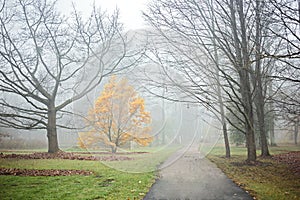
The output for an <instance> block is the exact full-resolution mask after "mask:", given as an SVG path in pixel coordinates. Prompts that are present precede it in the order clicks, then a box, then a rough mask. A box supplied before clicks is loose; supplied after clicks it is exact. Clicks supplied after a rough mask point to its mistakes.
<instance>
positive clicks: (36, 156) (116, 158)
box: [0, 152, 133, 161]
mask: <svg viewBox="0 0 300 200" xmlns="http://www.w3.org/2000/svg"><path fill="white" fill-rule="evenodd" d="M0 158H16V159H68V160H94V161H123V160H133V158H130V157H127V156H119V155H110V156H81V155H77V154H75V153H67V152H58V153H46V152H35V153H32V154H14V153H13V154H3V153H1V154H0Z"/></svg>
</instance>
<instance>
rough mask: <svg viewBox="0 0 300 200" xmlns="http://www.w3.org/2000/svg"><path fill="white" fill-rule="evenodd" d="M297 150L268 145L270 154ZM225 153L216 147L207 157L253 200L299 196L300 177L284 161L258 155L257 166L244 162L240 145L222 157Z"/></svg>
mask: <svg viewBox="0 0 300 200" xmlns="http://www.w3.org/2000/svg"><path fill="white" fill-rule="evenodd" d="M296 150H298V151H299V147H293V146H289V147H272V148H270V152H271V154H273V155H274V154H279V153H285V152H289V151H296ZM259 153H260V152H258V154H259ZM224 154H225V152H224V148H223V147H215V148H214V149H213V150H212V151H211V152H210V154H209V155H208V156H207V158H208V159H209V160H211V161H212V162H214V163H215V164H216V165H217V166H218V167H219V168H220V169H221V170H222V171H223V172H224V173H225V174H226V175H227V176H228V177H229V178H230V179H232V180H233V181H234V182H235V183H237V184H238V185H239V186H241V187H242V188H244V189H245V190H246V191H249V193H250V194H251V195H252V196H253V197H255V199H263V200H285V199H300V177H299V176H295V175H294V174H293V173H292V172H291V171H290V170H289V167H288V166H287V165H286V164H283V163H278V162H276V161H274V160H273V159H263V158H260V157H259V158H258V161H259V163H260V164H259V165H254V166H249V165H244V164H242V163H243V161H245V160H246V148H242V147H232V148H231V154H232V157H231V158H230V159H226V158H224Z"/></svg>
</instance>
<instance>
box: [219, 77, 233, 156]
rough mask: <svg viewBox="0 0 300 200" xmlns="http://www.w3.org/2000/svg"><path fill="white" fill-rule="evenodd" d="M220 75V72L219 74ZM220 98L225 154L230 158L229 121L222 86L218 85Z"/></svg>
mask: <svg viewBox="0 0 300 200" xmlns="http://www.w3.org/2000/svg"><path fill="white" fill-rule="evenodd" d="M217 76H219V74H217ZM217 87H218V88H217V90H218V100H219V104H220V114H221V123H222V129H223V136H224V144H225V156H226V158H230V146H229V140H228V133H227V123H226V120H225V111H224V103H223V99H222V96H221V88H220V86H219V85H218V86H217Z"/></svg>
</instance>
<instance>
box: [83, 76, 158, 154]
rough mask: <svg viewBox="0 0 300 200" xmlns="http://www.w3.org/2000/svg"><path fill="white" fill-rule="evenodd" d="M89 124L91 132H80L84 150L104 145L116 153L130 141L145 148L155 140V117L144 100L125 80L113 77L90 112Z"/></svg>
mask: <svg viewBox="0 0 300 200" xmlns="http://www.w3.org/2000/svg"><path fill="white" fill-rule="evenodd" d="M86 123H87V125H88V126H89V127H90V129H89V130H88V131H86V132H82V133H80V138H79V145H80V147H82V148H86V147H87V148H97V146H98V145H99V144H102V143H104V144H106V145H108V146H110V147H111V149H112V151H113V152H115V151H116V150H117V147H120V146H122V145H126V144H128V143H129V142H130V141H134V142H136V143H137V144H139V145H143V146H146V145H148V144H149V143H151V142H152V141H153V137H152V136H151V135H150V134H149V132H150V126H149V125H150V123H151V116H150V113H149V112H147V111H146V110H145V103H144V99H143V98H141V97H139V96H138V94H137V92H136V91H135V90H134V88H133V87H132V86H131V85H129V83H128V81H127V79H125V78H123V79H121V80H118V79H117V78H116V77H115V76H113V77H112V78H111V79H110V80H109V82H108V83H107V84H106V85H105V86H104V89H103V91H102V93H101V95H100V96H99V97H98V98H97V99H96V101H95V104H94V107H93V108H91V109H90V110H89V112H88V116H87V121H86Z"/></svg>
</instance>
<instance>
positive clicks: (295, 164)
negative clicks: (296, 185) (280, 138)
mask: <svg viewBox="0 0 300 200" xmlns="http://www.w3.org/2000/svg"><path fill="white" fill-rule="evenodd" d="M272 159H273V160H275V161H277V162H280V163H285V164H287V165H288V166H289V168H290V169H291V171H292V172H293V173H294V174H295V175H297V176H299V177H300V151H291V152H288V153H282V154H278V155H274V156H273V158H272Z"/></svg>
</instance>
